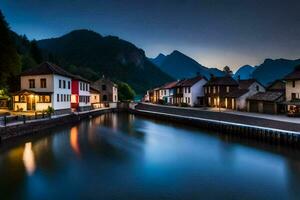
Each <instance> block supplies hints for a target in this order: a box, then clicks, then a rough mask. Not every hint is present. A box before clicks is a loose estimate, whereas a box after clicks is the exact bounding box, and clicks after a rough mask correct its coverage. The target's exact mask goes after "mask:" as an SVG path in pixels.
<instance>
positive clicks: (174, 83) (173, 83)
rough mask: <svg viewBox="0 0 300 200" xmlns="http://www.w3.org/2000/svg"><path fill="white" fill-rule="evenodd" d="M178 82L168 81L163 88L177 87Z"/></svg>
mask: <svg viewBox="0 0 300 200" xmlns="http://www.w3.org/2000/svg"><path fill="white" fill-rule="evenodd" d="M177 83H178V81H173V82H170V83H166V84H165V85H164V86H163V87H162V88H163V89H171V88H173V87H175V86H176V84H177Z"/></svg>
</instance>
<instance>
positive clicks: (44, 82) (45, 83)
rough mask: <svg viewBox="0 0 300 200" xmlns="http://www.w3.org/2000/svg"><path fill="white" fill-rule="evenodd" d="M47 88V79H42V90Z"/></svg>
mask: <svg viewBox="0 0 300 200" xmlns="http://www.w3.org/2000/svg"><path fill="white" fill-rule="evenodd" d="M46 87H47V82H46V79H45V78H41V88H46Z"/></svg>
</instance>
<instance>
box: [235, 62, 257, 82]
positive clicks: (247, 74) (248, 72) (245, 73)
mask: <svg viewBox="0 0 300 200" xmlns="http://www.w3.org/2000/svg"><path fill="white" fill-rule="evenodd" d="M254 70H255V67H252V66H250V65H244V66H242V67H240V68H239V69H238V70H237V71H236V72H235V74H234V76H233V78H234V79H238V78H240V79H241V80H245V79H250V78H252V72H253V71H254Z"/></svg>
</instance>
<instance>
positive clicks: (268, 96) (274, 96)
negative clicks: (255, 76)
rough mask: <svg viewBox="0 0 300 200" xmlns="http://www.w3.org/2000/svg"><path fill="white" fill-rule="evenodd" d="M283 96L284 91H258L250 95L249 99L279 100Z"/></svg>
mask: <svg viewBox="0 0 300 200" xmlns="http://www.w3.org/2000/svg"><path fill="white" fill-rule="evenodd" d="M282 96H283V93H282V92H273V91H267V92H258V93H256V94H254V95H253V96H250V97H248V98H247V99H248V100H256V101H277V100H278V99H279V98H280V97H282Z"/></svg>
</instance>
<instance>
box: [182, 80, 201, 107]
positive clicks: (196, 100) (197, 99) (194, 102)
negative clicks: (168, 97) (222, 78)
mask: <svg viewBox="0 0 300 200" xmlns="http://www.w3.org/2000/svg"><path fill="white" fill-rule="evenodd" d="M206 83H207V79H206V78H204V77H202V76H196V77H194V78H190V79H186V80H184V81H182V82H181V83H180V86H181V87H182V94H183V96H182V97H183V98H182V102H183V103H186V104H188V105H189V106H203V105H204V88H203V86H204V85H205V84H206Z"/></svg>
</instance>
